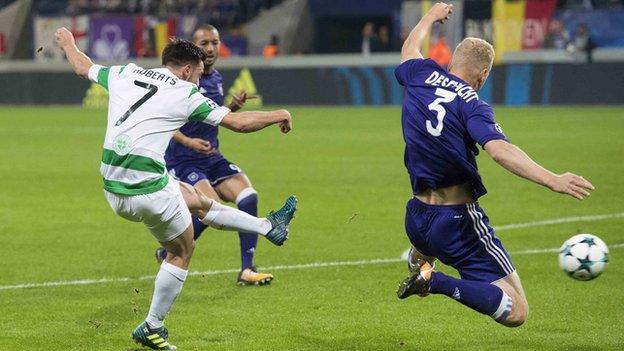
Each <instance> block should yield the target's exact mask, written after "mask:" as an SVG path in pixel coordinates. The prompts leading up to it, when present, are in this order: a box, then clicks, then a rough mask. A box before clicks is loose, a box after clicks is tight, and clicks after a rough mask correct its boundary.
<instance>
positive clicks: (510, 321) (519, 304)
mask: <svg viewBox="0 0 624 351" xmlns="http://www.w3.org/2000/svg"><path fill="white" fill-rule="evenodd" d="M528 315H529V305H528V303H527V301H526V300H525V299H523V298H518V299H517V301H514V306H513V308H512V312H511V313H510V314H509V316H508V317H507V318H506V319H505V320H504V321H501V322H500V323H501V324H503V325H504V326H506V327H510V328H516V327H519V326H521V325H522V324H524V322H525V321H526V320H527V317H528Z"/></svg>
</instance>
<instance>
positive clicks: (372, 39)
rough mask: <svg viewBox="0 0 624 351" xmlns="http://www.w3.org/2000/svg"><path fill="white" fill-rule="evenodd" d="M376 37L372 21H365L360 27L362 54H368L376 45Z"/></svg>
mask: <svg viewBox="0 0 624 351" xmlns="http://www.w3.org/2000/svg"><path fill="white" fill-rule="evenodd" d="M377 42H378V39H377V36H375V25H374V24H373V22H366V24H365V25H364V27H363V28H362V55H364V56H368V55H370V53H371V52H372V51H373V47H374V46H376V45H377Z"/></svg>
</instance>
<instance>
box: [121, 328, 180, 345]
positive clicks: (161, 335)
mask: <svg viewBox="0 0 624 351" xmlns="http://www.w3.org/2000/svg"><path fill="white" fill-rule="evenodd" d="M132 339H134V342H136V343H137V344H141V345H143V346H147V347H149V348H150V349H153V350H177V349H178V348H177V347H175V346H174V345H171V344H170V343H169V341H168V340H167V339H169V332H167V328H165V327H161V328H158V329H151V328H150V327H149V325H148V324H147V322H143V323H141V324H139V326H138V327H136V329H134V331H133V332H132Z"/></svg>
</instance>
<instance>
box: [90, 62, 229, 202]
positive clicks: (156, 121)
mask: <svg viewBox="0 0 624 351" xmlns="http://www.w3.org/2000/svg"><path fill="white" fill-rule="evenodd" d="M89 79H90V80H91V81H93V82H95V83H97V84H99V85H101V86H102V87H104V88H105V89H107V90H108V95H109V99H108V125H107V128H106V138H105V139H104V147H103V148H104V150H103V152H102V163H101V167H100V172H101V174H102V177H103V178H104V189H105V190H107V191H109V192H111V193H114V194H119V195H141V194H149V193H153V192H156V191H159V190H160V189H162V188H164V187H165V186H166V185H167V182H168V180H169V177H168V175H167V169H166V168H165V160H164V154H165V150H166V149H167V146H168V145H169V141H170V139H171V138H172V137H173V134H174V133H175V132H176V130H178V129H179V128H180V127H181V126H182V125H184V124H185V123H186V122H187V121H196V122H204V123H208V124H211V125H218V124H219V123H221V120H222V119H223V117H225V115H227V114H228V113H229V112H230V110H229V109H228V108H227V107H223V106H217V105H216V104H215V103H214V102H213V101H212V100H210V99H208V98H206V97H204V96H203V95H202V94H200V93H199V90H198V89H197V86H196V85H195V84H193V83H190V82H187V81H184V80H182V79H179V78H178V77H176V76H175V75H174V74H173V73H171V71H169V70H168V69H167V68H155V69H145V68H142V67H139V66H137V65H135V64H133V63H130V64H128V65H126V66H112V67H104V66H100V65H93V66H92V67H91V69H89Z"/></svg>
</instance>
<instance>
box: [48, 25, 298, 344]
mask: <svg viewBox="0 0 624 351" xmlns="http://www.w3.org/2000/svg"><path fill="white" fill-rule="evenodd" d="M55 39H56V43H57V45H58V46H59V47H61V48H62V49H63V51H64V52H65V54H66V56H67V59H68V61H69V63H70V64H71V66H72V68H73V69H74V71H75V73H76V74H78V75H79V76H81V77H87V78H89V79H90V80H91V81H93V82H95V83H97V84H99V85H101V86H102V87H104V88H106V89H107V90H108V92H109V106H108V125H107V129H106V137H105V139H104V146H103V153H102V162H101V167H100V172H101V174H102V177H103V181H104V195H105V197H106V199H107V200H108V203H109V205H110V206H111V208H112V209H113V211H114V212H116V213H117V214H118V215H119V216H121V217H123V218H125V219H128V220H130V221H134V222H143V223H144V224H145V226H146V227H147V228H148V229H149V230H150V232H151V233H152V235H153V236H154V237H155V238H156V240H158V241H159V242H160V244H161V245H162V246H163V247H165V248H166V249H167V251H168V254H167V257H166V259H165V260H164V261H163V262H162V264H161V266H160V271H159V272H158V274H157V276H156V280H155V283H154V294H153V297H152V302H151V306H150V309H149V312H148V315H147V318H146V319H145V321H144V322H142V323H141V324H139V326H137V328H136V329H135V330H134V332H133V333H132V337H133V339H134V340H135V341H136V342H138V343H141V344H142V345H144V346H148V347H150V348H152V349H160V350H173V349H175V346H173V345H171V344H170V343H169V341H168V337H169V336H168V332H167V330H166V329H165V328H164V326H163V320H164V318H165V316H166V315H167V313H168V312H169V310H170V309H171V306H172V304H173V302H174V300H175V298H176V297H177V296H178V294H179V293H180V291H181V289H182V285H183V283H184V281H185V279H186V276H187V272H188V271H187V270H188V266H189V262H190V259H191V257H192V255H193V249H194V247H195V241H194V240H193V226H192V223H191V213H190V212H193V214H194V215H196V216H199V218H202V221H203V222H205V223H206V224H210V225H212V226H215V227H218V228H228V229H234V230H244V231H250V232H256V233H258V234H263V235H265V236H266V237H267V239H269V240H270V241H271V242H273V243H274V244H276V245H282V244H283V242H284V241H285V240H286V238H287V234H288V225H289V223H290V220H291V219H292V217H293V213H294V211H295V209H296V198H294V197H290V198H289V199H288V200H287V202H286V204H285V206H284V207H283V208H282V209H280V210H278V211H277V212H275V213H273V214H270V215H269V216H268V217H267V218H266V219H262V218H260V219H259V218H255V217H253V216H250V215H249V214H246V213H244V212H241V211H239V210H237V209H234V208H230V207H227V206H223V205H221V204H219V203H218V202H216V201H213V200H211V199H209V198H207V197H206V196H205V195H204V194H202V193H201V191H200V190H198V189H196V188H193V187H192V186H190V185H188V184H184V183H178V182H177V181H176V180H175V179H171V178H170V177H169V176H168V173H167V171H166V168H165V164H164V153H165V149H166V147H167V144H168V143H169V140H170V139H171V137H172V136H173V134H174V133H175V131H176V130H178V129H179V128H180V127H181V126H182V125H184V124H185V123H186V122H187V121H189V120H192V121H201V122H203V123H209V124H213V125H218V124H220V125H223V126H225V127H227V128H230V129H233V130H236V131H247V132H251V131H256V130H260V129H262V128H264V127H267V126H269V125H272V124H279V126H280V128H281V130H282V132H284V133H287V132H289V131H290V129H291V116H290V114H289V113H288V111H286V110H278V111H271V112H242V113H233V112H230V110H229V109H228V108H227V107H219V106H217V105H216V104H215V103H214V102H213V101H211V100H210V99H207V98H205V97H204V96H202V95H201V94H200V93H199V90H198V88H197V86H196V85H195V84H196V83H197V82H198V80H199V76H200V75H201V73H202V72H203V65H204V63H203V61H204V59H205V53H204V52H203V51H202V50H201V49H200V48H198V47H197V46H196V45H194V44H193V43H191V42H188V41H184V40H176V41H173V42H171V43H170V44H169V45H167V47H166V48H165V49H164V51H163V54H162V65H163V66H164V67H162V68H154V69H145V68H142V67H139V66H137V65H135V64H132V63H130V64H128V65H125V66H112V67H103V66H100V65H96V64H93V62H92V61H91V59H90V58H89V57H88V56H86V55H85V54H84V53H82V52H81V51H80V50H78V48H77V47H76V44H75V40H74V37H73V35H72V34H71V32H69V31H68V30H67V29H66V28H59V29H58V30H57V31H56V33H55ZM189 211H190V212H189Z"/></svg>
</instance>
